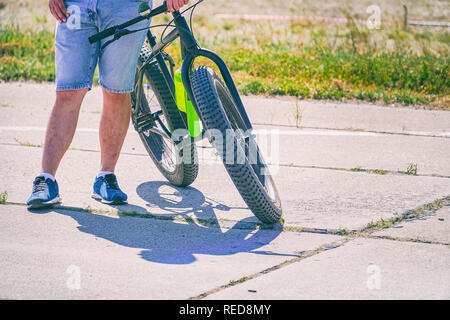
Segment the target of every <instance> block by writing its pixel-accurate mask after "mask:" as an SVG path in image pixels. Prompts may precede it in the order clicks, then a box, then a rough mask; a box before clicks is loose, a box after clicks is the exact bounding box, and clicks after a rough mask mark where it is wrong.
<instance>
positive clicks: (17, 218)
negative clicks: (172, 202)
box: [0, 205, 338, 300]
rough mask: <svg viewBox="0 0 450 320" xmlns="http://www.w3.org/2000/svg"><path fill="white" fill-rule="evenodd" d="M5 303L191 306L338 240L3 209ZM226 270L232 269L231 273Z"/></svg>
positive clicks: (1, 293) (0, 262) (0, 282)
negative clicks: (190, 301) (181, 302)
mask: <svg viewBox="0 0 450 320" xmlns="http://www.w3.org/2000/svg"><path fill="white" fill-rule="evenodd" d="M0 216H1V219H0V238H1V240H0V255H1V257H2V259H0V269H1V270H2V276H1V278H0V298H1V299H167V300H171V299H187V298H190V297H194V296H197V295H199V294H201V293H203V292H205V291H208V290H211V289H214V288H215V287H218V286H222V285H225V284H228V283H229V281H230V280H236V279H239V278H241V277H243V276H245V275H247V274H251V273H256V272H260V271H262V270H265V269H267V268H270V267H272V266H274V265H278V264H280V263H282V262H283V261H286V260H289V259H293V258H295V257H297V256H298V255H299V254H301V252H303V251H308V250H314V249H315V248H317V247H319V246H322V245H325V244H327V243H329V242H333V241H336V239H338V236H333V235H322V234H309V233H295V232H289V233H286V232H280V231H276V230H261V229H241V228H240V226H239V224H240V223H244V222H245V219H244V220H241V221H239V222H237V223H236V224H235V225H234V226H233V227H232V228H230V229H221V228H210V227H205V226H202V225H197V224H193V223H189V224H187V223H180V222H174V221H159V220H155V219H145V218H133V217H118V216H105V215H98V214H91V213H87V212H79V211H68V210H60V209H56V210H50V211H43V212H40V213H32V212H29V211H27V210H26V208H25V207H24V206H17V205H12V206H10V205H2V206H0ZM223 266H226V268H223Z"/></svg>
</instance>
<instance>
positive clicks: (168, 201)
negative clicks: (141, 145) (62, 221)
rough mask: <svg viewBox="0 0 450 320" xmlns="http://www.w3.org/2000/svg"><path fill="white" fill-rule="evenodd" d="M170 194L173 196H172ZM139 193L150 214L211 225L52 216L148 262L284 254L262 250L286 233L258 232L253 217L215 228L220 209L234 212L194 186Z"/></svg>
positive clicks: (149, 186) (158, 186)
mask: <svg viewBox="0 0 450 320" xmlns="http://www.w3.org/2000/svg"><path fill="white" fill-rule="evenodd" d="M168 190H172V191H171V192H170V193H167V191H168ZM137 193H138V195H139V196H140V197H141V198H142V199H144V200H145V201H146V202H147V207H149V208H150V210H149V212H151V211H152V210H151V208H155V207H156V208H158V209H159V210H160V211H161V210H162V212H163V213H162V214H160V215H159V216H165V217H171V218H175V217H176V216H181V217H185V218H186V217H187V216H188V214H192V213H193V215H194V216H195V217H196V218H198V219H208V222H209V223H208V224H205V225H203V224H201V223H192V222H190V223H186V222H180V221H177V219H158V218H156V219H145V218H136V217H129V216H122V215H119V217H112V216H106V215H98V214H91V213H87V212H79V211H69V210H64V209H63V208H59V209H53V210H51V211H53V212H57V213H59V214H62V215H65V216H69V217H71V218H72V219H74V220H75V221H77V222H78V224H79V226H78V227H77V228H78V229H79V230H80V231H81V232H84V233H87V234H91V235H93V236H95V237H99V238H103V239H106V240H108V241H111V242H113V243H115V244H118V245H121V246H125V247H129V248H136V249H139V250H140V253H139V255H140V256H141V257H142V258H143V259H145V260H147V261H151V262H156V263H162V264H190V263H193V262H195V261H196V260H197V258H196V256H197V255H214V256H224V255H233V254H238V253H242V252H251V253H254V254H266V255H280V254H278V253H273V252H270V251H264V250H257V249H258V248H261V247H263V246H265V245H268V244H269V243H270V242H272V241H273V240H274V239H276V238H277V237H278V235H279V234H280V232H281V230H272V229H268V230H266V229H260V228H257V225H256V224H254V223H252V222H251V221H254V220H253V219H252V218H245V219H243V220H241V221H238V222H237V223H236V224H235V225H233V226H232V228H230V229H222V228H219V227H216V226H214V227H211V225H214V224H215V223H217V225H218V221H217V217H216V215H215V210H223V211H227V210H231V209H232V208H230V207H227V206H225V205H223V204H219V203H217V202H214V201H212V200H210V199H209V200H208V199H206V198H205V196H204V195H203V193H201V192H200V191H199V190H197V189H195V188H193V187H188V188H176V187H174V186H172V185H169V184H168V183H165V182H146V183H143V184H141V185H139V186H138V187H137ZM247 210H248V209H247ZM156 216H158V215H156ZM186 220H188V219H186ZM211 222H212V223H211ZM281 255H283V256H291V255H289V254H286V255H285V254H281Z"/></svg>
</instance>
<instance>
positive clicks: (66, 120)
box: [42, 88, 88, 176]
mask: <svg viewBox="0 0 450 320" xmlns="http://www.w3.org/2000/svg"><path fill="white" fill-rule="evenodd" d="M87 91H88V89H87V88H86V89H78V90H69V91H56V101H55V104H54V106H53V110H52V113H51V115H50V119H49V121H48V124H47V132H46V135H45V145H44V152H43V156H42V172H46V173H50V174H52V175H53V176H54V175H55V174H56V170H57V169H58V166H59V163H60V162H61V159H62V157H63V156H64V154H65V152H66V151H67V149H68V148H69V146H70V144H71V142H72V139H73V136H74V134H75V129H76V127H77V123H78V115H79V114H80V107H81V103H82V102H83V98H84V96H85V95H86V92H87Z"/></svg>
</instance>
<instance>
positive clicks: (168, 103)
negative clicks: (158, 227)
mask: <svg viewBox="0 0 450 320" xmlns="http://www.w3.org/2000/svg"><path fill="white" fill-rule="evenodd" d="M203 1H204V0H199V1H198V2H196V3H195V4H194V5H191V6H190V7H188V8H187V9H185V10H184V11H182V12H180V11H174V12H172V13H171V14H172V17H173V19H172V21H170V22H169V23H168V24H167V25H163V26H165V27H166V29H164V31H163V33H162V35H161V40H160V41H159V42H157V41H156V37H155V36H154V35H153V34H152V32H151V28H152V27H155V26H150V27H148V28H145V29H148V31H147V43H144V45H143V47H142V49H141V52H140V55H139V60H138V68H137V71H136V81H135V88H134V91H133V93H132V122H133V125H134V127H135V130H136V131H137V132H138V133H139V136H140V138H141V140H142V142H143V143H144V145H145V148H146V150H147V152H148V153H149V155H150V157H151V159H152V160H153V162H154V163H155V164H156V166H157V168H158V169H159V171H160V172H161V173H162V174H163V175H164V176H165V177H166V178H167V179H168V180H169V182H171V183H172V184H174V185H176V186H181V187H185V186H188V185H189V184H191V183H192V182H194V180H195V179H196V178H197V174H198V155H197V151H196V143H197V142H198V141H199V140H201V139H202V138H204V137H206V138H208V140H209V142H210V143H211V145H212V146H213V147H214V148H215V149H216V151H217V155H219V156H220V158H221V159H222V162H223V163H224V165H225V168H226V170H227V172H228V174H229V176H230V177H231V180H232V181H233V183H234V185H235V186H236V188H237V189H238V191H239V193H240V195H241V196H242V198H243V200H244V201H245V203H246V204H247V205H248V207H249V209H250V210H251V211H252V212H253V214H254V215H255V216H256V217H257V218H258V219H259V220H260V221H261V222H263V223H265V224H274V223H276V222H281V223H283V219H282V208H281V201H280V197H279V194H278V191H277V188H276V186H275V183H274V181H273V178H272V177H271V175H270V172H269V170H268V167H267V165H266V163H265V162H264V159H263V157H262V155H261V152H260V149H259V147H258V145H257V143H256V141H255V135H254V134H253V133H252V130H253V127H252V124H251V123H250V120H249V118H248V116H247V113H246V111H245V108H244V106H243V103H242V100H241V98H240V95H239V92H238V90H237V88H236V86H235V84H234V81H233V79H232V76H231V74H230V72H229V70H228V67H227V65H226V64H225V62H224V61H223V60H222V58H221V57H220V56H219V55H217V54H216V53H214V52H212V51H210V50H207V49H203V48H201V47H200V46H199V45H198V43H197V41H196V39H195V37H194V35H193V33H192V14H193V10H194V9H195V7H196V6H197V5H198V4H199V3H200V2H203ZM188 10H192V11H191V13H190V14H191V16H190V20H191V21H190V22H191V23H190V25H191V27H189V25H188V23H187V20H186V18H185V17H183V15H182V14H183V13H184V12H186V11H188ZM167 11H168V10H167V5H166V3H165V2H164V3H163V4H162V5H161V6H159V7H157V8H155V9H153V10H152V9H150V8H149V7H148V5H147V6H142V7H141V8H140V13H139V16H137V17H136V18H134V19H131V20H129V21H127V22H125V23H123V24H120V25H116V26H113V27H110V28H108V29H105V30H103V31H101V32H99V33H97V34H95V35H93V36H91V37H90V38H89V41H90V42H91V43H94V42H97V41H100V40H102V39H105V38H107V37H110V36H113V38H112V39H111V40H109V41H107V42H106V43H105V44H104V45H103V46H102V49H104V48H105V47H106V46H107V45H109V44H110V43H112V42H114V41H117V40H119V39H120V38H121V37H122V36H126V35H127V34H131V33H134V32H138V31H142V30H145V29H138V30H129V29H127V28H128V27H130V26H132V25H134V24H136V23H138V22H140V21H143V20H144V19H150V18H152V17H154V16H157V15H159V14H162V13H165V12H167ZM172 23H173V24H172ZM159 26H161V25H159ZM169 27H172V28H173V29H172V30H171V31H170V32H169V33H168V34H167V35H165V32H166V30H167V29H168V28H169ZM178 38H179V39H180V46H181V57H182V60H183V63H182V67H181V69H179V70H177V71H174V67H175V64H174V61H173V59H172V58H171V56H170V55H169V54H167V53H166V52H165V51H164V49H165V48H167V46H169V45H170V44H171V43H172V42H174V41H175V40H177V39H178ZM199 57H203V58H207V59H208V60H210V61H212V62H213V63H214V64H215V65H216V67H217V68H218V70H219V72H220V76H219V74H217V73H216V72H215V71H214V69H213V68H210V67H207V66H204V65H201V66H198V67H197V68H195V69H194V61H195V59H196V58H199ZM155 97H156V101H155ZM155 104H156V105H155Z"/></svg>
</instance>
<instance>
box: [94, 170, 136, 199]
mask: <svg viewBox="0 0 450 320" xmlns="http://www.w3.org/2000/svg"><path fill="white" fill-rule="evenodd" d="M92 198H94V199H96V200H100V201H101V202H103V203H106V204H126V203H127V199H128V197H127V195H126V194H125V193H123V192H122V190H120V188H119V185H118V184H117V178H116V175H115V174H107V175H106V176H102V177H99V178H96V179H95V182H94V192H93V193H92Z"/></svg>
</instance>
